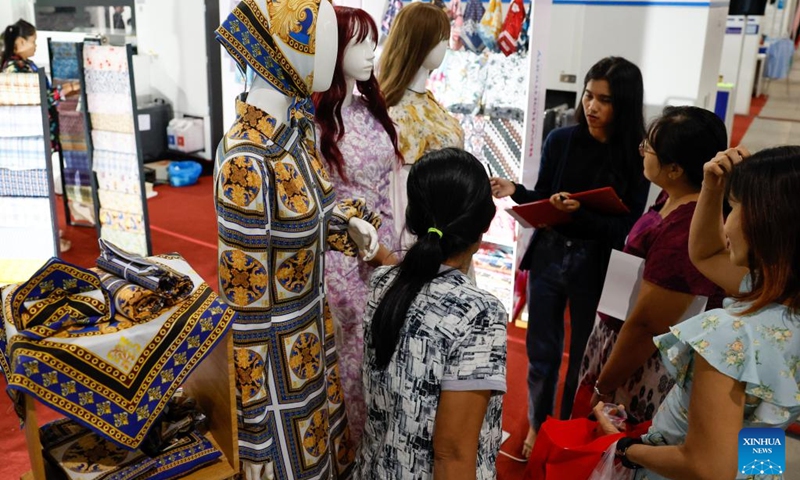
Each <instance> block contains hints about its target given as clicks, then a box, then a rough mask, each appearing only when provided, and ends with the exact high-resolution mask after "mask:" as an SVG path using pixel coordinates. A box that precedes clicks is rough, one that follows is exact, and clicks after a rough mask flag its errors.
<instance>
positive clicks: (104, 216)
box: [100, 202, 144, 233]
mask: <svg viewBox="0 0 800 480" xmlns="http://www.w3.org/2000/svg"><path fill="white" fill-rule="evenodd" d="M100 225H102V226H103V228H113V229H114V230H121V231H123V232H131V233H144V217H143V216H142V215H137V214H135V213H126V212H120V211H117V210H111V209H109V208H105V206H104V205H103V202H100Z"/></svg>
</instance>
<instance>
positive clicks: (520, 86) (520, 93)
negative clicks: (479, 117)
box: [483, 53, 528, 120]
mask: <svg viewBox="0 0 800 480" xmlns="http://www.w3.org/2000/svg"><path fill="white" fill-rule="evenodd" d="M527 58H528V57H527V56H526V55H512V56H510V57H506V56H505V55H503V54H502V53H494V54H491V55H490V56H489V62H488V64H487V67H486V68H487V76H486V89H485V90H484V92H483V113H484V114H486V115H489V116H492V117H502V118H513V119H515V120H523V119H524V116H525V109H526V108H527V107H528V92H527V88H528V60H527Z"/></svg>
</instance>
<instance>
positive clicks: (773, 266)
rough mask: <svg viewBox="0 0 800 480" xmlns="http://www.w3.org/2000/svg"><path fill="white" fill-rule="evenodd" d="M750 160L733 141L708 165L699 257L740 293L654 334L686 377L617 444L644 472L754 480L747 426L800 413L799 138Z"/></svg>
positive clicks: (698, 218) (712, 274)
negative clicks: (646, 422) (742, 460)
mask: <svg viewBox="0 0 800 480" xmlns="http://www.w3.org/2000/svg"><path fill="white" fill-rule="evenodd" d="M747 157H749V153H748V152H747V150H746V149H744V148H742V147H739V148H735V149H734V148H732V149H729V150H726V151H725V152H721V153H719V154H718V155H717V156H716V157H715V158H714V159H713V160H711V161H710V162H708V163H707V164H706V165H705V167H704V179H703V189H702V191H701V193H700V198H699V199H698V202H697V207H696V210H695V215H694V218H693V219H692V226H691V232H690V237H689V254H690V256H691V259H692V262H693V263H694V264H695V266H696V267H697V268H698V270H700V272H701V273H703V274H704V275H706V276H707V277H708V278H709V279H710V280H712V281H713V282H714V283H716V284H718V285H719V286H721V287H723V288H724V289H725V290H726V291H727V292H729V293H731V294H732V295H733V297H734V299H732V300H729V301H727V303H726V306H725V308H721V309H715V310H710V311H708V312H705V313H704V314H702V315H699V316H697V317H694V318H691V319H689V320H686V321H685V322H683V323H681V324H679V325H677V326H674V327H672V328H671V329H670V330H671V331H670V333H667V334H664V335H661V336H658V337H656V338H655V343H656V346H657V347H658V348H659V350H661V352H662V356H663V358H664V364H665V365H666V367H667V368H668V369H669V370H670V372H671V373H672V374H673V375H674V377H675V381H676V384H675V386H674V387H673V389H672V390H671V391H670V393H669V394H668V395H667V398H666V399H665V401H664V402H663V403H662V405H661V408H660V409H659V411H658V413H657V414H656V415H655V417H654V418H653V425H652V427H651V428H650V430H649V431H648V433H647V434H645V435H643V436H642V437H641V438H635V439H634V438H626V439H622V440H620V441H619V442H618V443H617V446H616V455H617V458H619V459H621V460H622V463H623V465H625V466H627V467H629V468H636V469H637V471H636V476H635V478H636V479H637V480H642V479H649V480H656V479H664V478H679V479H685V478H702V479H705V478H709V479H711V478H713V479H732V478H751V477H752V475H753V474H755V473H760V471H758V472H750V471H749V470H747V469H746V468H745V470H744V471H740V470H739V468H738V465H737V449H738V437H739V431H740V430H741V429H742V428H745V427H771V428H781V429H785V428H786V427H787V426H789V425H790V424H791V423H792V422H794V421H795V420H796V419H797V417H798V416H800V388H799V387H798V384H800V276H799V275H800V204H798V202H797V201H796V200H797V192H798V191H800V147H796V146H793V147H778V148H772V149H767V150H763V151H761V152H759V153H757V154H755V155H753V156H752V157H750V158H747ZM743 159H744V161H742V160H743ZM726 193H727V197H728V200H729V202H730V204H731V206H732V208H733V210H732V211H731V213H730V214H729V215H728V218H727V221H726V222H725V224H724V225H723V223H722V203H723V199H724V198H725V195H726ZM690 425H691V426H690ZM606 430H607V431H609V430H612V428H610V427H609V426H608V425H607V424H606ZM612 431H613V430H612ZM765 473H771V474H774V475H775V476H774V477H773V478H780V475H779V473H780V472H777V471H767V472H765ZM759 478H768V477H763V476H760V477H759Z"/></svg>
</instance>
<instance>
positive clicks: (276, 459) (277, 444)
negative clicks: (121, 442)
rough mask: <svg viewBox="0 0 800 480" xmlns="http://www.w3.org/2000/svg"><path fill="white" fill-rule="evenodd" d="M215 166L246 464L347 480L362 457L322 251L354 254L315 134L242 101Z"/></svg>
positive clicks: (345, 211)
mask: <svg viewBox="0 0 800 480" xmlns="http://www.w3.org/2000/svg"><path fill="white" fill-rule="evenodd" d="M236 110H237V119H236V123H235V124H234V126H233V127H232V128H231V129H230V130H229V131H228V133H227V134H226V135H225V137H224V138H223V140H222V142H221V144H220V146H219V149H218V152H217V161H216V166H215V203H216V209H217V223H218V229H219V252H218V255H219V289H220V296H221V297H222V298H224V299H225V300H226V302H227V303H228V304H229V305H230V306H231V307H233V308H234V309H235V310H236V311H237V312H238V320H237V321H236V323H235V324H234V327H233V335H234V357H235V370H236V385H237V409H238V414H239V452H240V455H241V457H242V459H243V460H247V461H251V462H256V463H267V464H269V463H271V464H272V468H273V469H274V475H275V478H279V479H318V478H326V479H327V478H329V477H330V478H347V477H348V476H349V471H350V465H351V463H352V461H353V459H354V456H355V451H354V450H353V448H352V446H351V445H350V442H349V438H348V437H349V431H348V427H347V418H346V414H345V409H344V404H343V395H342V391H341V387H340V380H339V365H338V357H337V353H336V348H335V342H334V327H333V322H332V320H331V316H330V313H329V311H328V307H327V304H326V301H325V292H324V288H323V285H324V283H323V256H322V254H323V250H324V249H325V246H326V244H327V245H329V246H330V247H331V248H333V249H335V250H338V251H343V252H346V253H349V254H351V255H355V253H356V249H355V246H354V245H353V244H352V243H349V242H350V240H349V239H348V237H347V222H348V220H349V218H351V217H352V216H354V215H356V216H359V217H361V218H364V216H365V215H364V206H363V202H354V201H347V202H341V203H339V204H337V205H335V204H334V201H335V194H334V190H333V186H332V184H331V183H330V181H329V178H328V174H327V172H326V171H325V169H324V168H323V166H322V165H321V163H320V162H319V161H318V160H317V158H316V156H315V155H314V154H313V153H310V152H314V148H313V133H312V134H311V135H312V136H309V133H307V132H304V131H303V130H301V129H300V128H298V127H290V126H288V125H286V124H283V125H277V122H276V120H275V119H274V118H273V117H271V116H270V115H269V114H267V113H265V112H263V111H261V110H259V109H258V108H256V107H253V106H251V105H248V104H246V103H244V102H242V101H241V100H239V101H237V106H236Z"/></svg>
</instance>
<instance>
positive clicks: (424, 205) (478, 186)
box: [370, 148, 495, 370]
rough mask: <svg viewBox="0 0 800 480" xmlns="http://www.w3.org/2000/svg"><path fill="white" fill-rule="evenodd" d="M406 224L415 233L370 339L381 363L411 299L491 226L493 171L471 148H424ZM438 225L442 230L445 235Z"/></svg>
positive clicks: (412, 180)
mask: <svg viewBox="0 0 800 480" xmlns="http://www.w3.org/2000/svg"><path fill="white" fill-rule="evenodd" d="M407 193H408V207H407V208H406V226H407V227H408V229H409V231H410V232H411V233H413V234H414V235H416V236H417V241H416V243H414V245H413V246H412V247H411V248H410V249H409V250H408V252H407V253H406V255H405V257H404V258H403V261H402V262H400V264H399V265H398V266H396V267H394V268H396V269H397V270H398V274H397V278H396V279H395V280H394V282H393V283H392V285H391V286H390V287H389V289H388V290H387V291H386V293H385V295H384V296H383V299H381V301H380V303H379V304H378V308H377V309H376V310H375V315H374V316H373V318H372V341H371V344H370V347H372V348H374V349H375V360H376V366H377V368H378V369H381V370H383V369H385V368H386V366H387V365H388V364H389V362H390V361H391V359H392V356H393V355H394V352H395V350H397V343H398V341H399V339H400V331H401V330H402V328H403V325H404V324H405V320H406V315H407V313H408V309H409V308H410V307H411V302H413V301H414V299H415V298H416V297H417V294H419V292H420V291H421V290H422V287H423V286H425V284H427V283H428V282H430V281H431V280H433V279H434V278H436V277H437V276H438V275H439V266H440V265H441V264H442V263H443V262H444V261H446V260H447V259H448V258H452V257H453V256H454V255H458V254H460V253H462V252H465V251H467V249H469V248H470V247H471V246H472V245H474V244H475V242H477V241H478V240H479V239H480V238H481V234H483V232H485V231H486V230H487V229H488V228H489V224H490V223H491V221H492V218H494V214H495V206H494V201H493V200H492V191H491V187H490V186H489V177H488V176H487V175H486V170H485V169H484V168H483V165H481V163H480V162H479V161H478V160H477V159H476V158H475V157H474V156H472V155H471V154H470V153H467V152H465V151H464V150H460V149H457V148H445V149H442V150H437V151H433V152H429V153H427V154H425V155H424V156H423V157H422V158H420V159H419V160H418V161H417V162H416V163H415V164H414V165H413V166H412V167H411V172H410V173H409V175H408V188H407ZM430 228H436V229H438V230H440V231H441V232H442V236H441V238H439V234H438V233H436V232H429V231H428V229H430Z"/></svg>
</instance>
